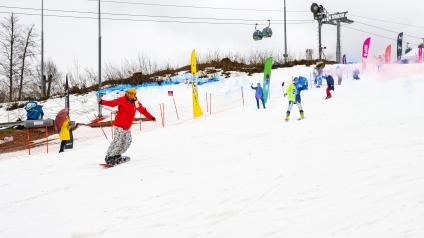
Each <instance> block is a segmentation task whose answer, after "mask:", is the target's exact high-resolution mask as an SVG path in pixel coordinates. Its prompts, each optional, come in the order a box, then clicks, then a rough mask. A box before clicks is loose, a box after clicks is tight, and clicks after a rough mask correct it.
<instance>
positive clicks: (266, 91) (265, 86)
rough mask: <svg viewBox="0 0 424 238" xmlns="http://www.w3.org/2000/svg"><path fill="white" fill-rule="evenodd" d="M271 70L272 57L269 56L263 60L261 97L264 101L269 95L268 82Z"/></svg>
mask: <svg viewBox="0 0 424 238" xmlns="http://www.w3.org/2000/svg"><path fill="white" fill-rule="evenodd" d="M271 70H272V57H269V58H267V59H266V60H265V67H264V83H263V98H264V102H265V103H266V102H267V101H268V96H269V84H270V81H271ZM267 75H268V76H269V79H268V80H267V79H266V76H267Z"/></svg>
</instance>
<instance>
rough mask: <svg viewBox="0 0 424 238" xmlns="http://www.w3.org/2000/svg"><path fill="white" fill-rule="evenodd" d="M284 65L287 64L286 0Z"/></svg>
mask: <svg viewBox="0 0 424 238" xmlns="http://www.w3.org/2000/svg"><path fill="white" fill-rule="evenodd" d="M283 56H284V63H287V58H288V56H289V55H288V54H287V24H286V0H284V55H283Z"/></svg>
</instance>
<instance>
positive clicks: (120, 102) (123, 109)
mask: <svg viewBox="0 0 424 238" xmlns="http://www.w3.org/2000/svg"><path fill="white" fill-rule="evenodd" d="M100 104H101V105H105V106H109V107H116V106H118V113H117V114H116V117H115V122H114V123H113V125H114V126H117V127H121V128H122V129H124V130H128V129H130V128H131V125H132V124H133V121H134V117H135V111H136V110H137V111H139V112H140V113H141V114H143V115H144V116H145V117H146V118H147V119H150V120H153V118H154V117H153V116H152V115H151V114H150V113H149V112H148V111H147V110H146V108H144V107H143V105H141V103H140V102H139V101H138V100H135V101H134V102H131V101H130V100H128V99H127V97H126V96H123V97H120V98H117V99H115V100H112V101H107V100H101V101H100Z"/></svg>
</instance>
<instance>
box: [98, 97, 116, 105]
mask: <svg viewBox="0 0 424 238" xmlns="http://www.w3.org/2000/svg"><path fill="white" fill-rule="evenodd" d="M120 101H121V98H117V99H115V100H112V101H108V100H103V99H102V100H100V102H99V104H101V105H104V106H109V107H116V106H118V105H119V104H120Z"/></svg>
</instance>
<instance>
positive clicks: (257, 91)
mask: <svg viewBox="0 0 424 238" xmlns="http://www.w3.org/2000/svg"><path fill="white" fill-rule="evenodd" d="M250 87H251V88H252V89H253V90H255V98H256V106H257V107H258V109H259V100H261V101H262V106H263V107H264V109H265V101H264V92H263V90H262V87H261V83H258V84H257V85H256V87H253V84H252V85H250Z"/></svg>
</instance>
